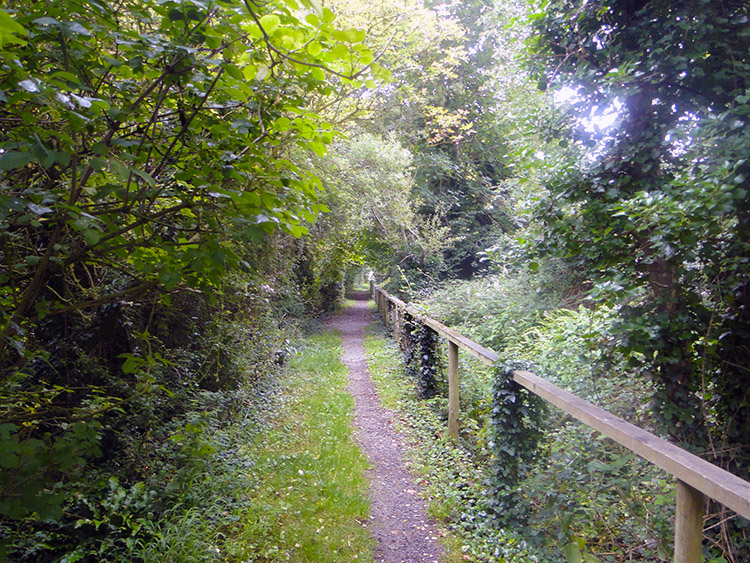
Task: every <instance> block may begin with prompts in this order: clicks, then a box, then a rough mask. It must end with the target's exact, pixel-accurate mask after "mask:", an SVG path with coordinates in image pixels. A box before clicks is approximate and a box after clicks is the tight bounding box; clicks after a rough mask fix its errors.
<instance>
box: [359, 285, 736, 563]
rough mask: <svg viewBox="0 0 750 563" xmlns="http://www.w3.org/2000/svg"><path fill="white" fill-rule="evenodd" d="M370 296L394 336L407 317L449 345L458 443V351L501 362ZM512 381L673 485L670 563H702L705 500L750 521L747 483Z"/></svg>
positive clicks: (520, 378)
mask: <svg viewBox="0 0 750 563" xmlns="http://www.w3.org/2000/svg"><path fill="white" fill-rule="evenodd" d="M371 292H372V296H373V299H374V300H375V302H376V303H377V305H378V310H379V311H380V314H381V317H382V318H383V320H384V322H386V323H387V322H388V321H387V319H388V313H389V311H390V310H391V309H392V317H393V318H392V320H391V322H392V324H393V326H394V330H395V331H400V330H401V328H400V327H401V326H402V322H403V320H402V315H403V314H404V313H408V314H409V315H411V316H412V317H413V318H414V319H415V320H417V321H418V322H420V323H423V324H425V325H427V326H429V327H430V328H432V329H433V330H434V331H436V332H437V333H438V334H441V335H442V336H443V337H445V338H446V339H448V342H449V347H448V432H449V434H450V435H451V436H452V437H453V438H454V439H456V438H458V421H459V390H458V389H459V387H458V384H459V377H458V349H459V348H461V349H463V350H465V351H466V352H468V353H469V354H471V355H472V356H474V357H476V358H478V359H479V360H481V361H482V362H484V363H485V364H487V365H494V364H495V363H496V362H497V361H498V360H499V359H500V356H498V355H497V354H496V353H495V352H493V351H492V350H489V349H487V348H485V347H484V346H481V345H480V344H477V343H476V342H474V341H472V340H470V339H468V338H466V337H465V336H463V335H461V334H459V333H458V332H456V331H455V330H453V329H452V328H449V327H447V326H445V325H443V324H442V323H440V322H438V321H436V320H435V319H431V318H430V317H428V316H426V315H424V314H423V313H421V312H420V311H418V310H416V309H415V308H414V307H412V306H410V305H407V304H406V303H404V302H403V301H401V300H400V299H398V298H396V297H394V296H392V295H390V294H388V293H387V292H386V291H385V290H383V289H382V288H380V287H378V286H376V285H375V284H372V285H371ZM397 334H398V332H397ZM513 379H514V381H516V382H517V383H518V384H519V385H522V386H523V387H525V388H526V389H528V390H529V391H531V392H532V393H534V394H535V395H538V396H539V397H542V398H543V399H544V400H546V401H548V402H550V403H552V404H553V405H555V406H557V407H559V408H561V409H562V410H564V411H565V412H567V413H568V414H570V415H571V416H573V417H575V418H577V419H578V420H580V421H581V422H583V423H584V424H586V425H587V426H589V427H591V428H593V429H595V430H597V431H599V432H601V433H602V434H604V435H605V436H607V437H609V438H611V439H612V440H614V441H615V442H617V443H618V444H621V445H623V446H625V447H626V448H627V449H629V450H630V451H632V452H634V453H636V454H638V455H639V456H641V457H643V458H644V459H646V460H648V461H650V462H651V463H653V464H655V465H657V466H659V467H661V468H662V469H664V470H665V471H666V472H667V473H670V474H671V475H673V476H674V477H675V478H676V479H677V507H676V508H677V510H676V522H675V556H674V561H675V563H700V562H701V561H702V553H701V540H702V537H703V507H704V504H705V497H704V495H706V496H708V497H710V498H712V499H714V500H716V501H718V502H720V503H721V504H723V505H725V506H726V507H728V508H730V509H732V510H734V511H735V512H736V513H737V514H740V515H741V516H744V517H745V518H750V482H748V481H745V480H744V479H740V478H739V477H737V476H736V475H733V474H732V473H729V472H728V471H725V470H724V469H721V468H720V467H717V466H716V465H714V464H712V463H709V462H708V461H706V460H705V459H702V458H700V457H698V456H696V455H694V454H692V453H690V452H688V451H686V450H684V449H682V448H680V447H679V446H676V445H675V444H672V443H670V442H668V441H666V440H664V439H662V438H659V437H658V436H655V435H654V434H651V433H650V432H647V431H645V430H643V429H642V428H639V427H637V426H635V425H633V424H630V423H629V422H627V421H625V420H623V419H621V418H619V417H617V416H615V415H613V414H611V413H609V412H607V411H605V410H604V409H601V408H599V407H597V406H596V405H593V404H591V403H589V402H587V401H584V400H583V399H581V398H579V397H577V396H576V395H573V394H572V393H570V392H568V391H565V390H564V389H561V388H560V387H557V386H556V385H553V384H552V383H550V382H549V381H547V380H545V379H542V378H541V377H539V376H538V375H536V374H533V373H531V372H528V371H514V372H513Z"/></svg>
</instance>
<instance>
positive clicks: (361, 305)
mask: <svg viewBox="0 0 750 563" xmlns="http://www.w3.org/2000/svg"><path fill="white" fill-rule="evenodd" d="M353 297H354V299H356V301H355V305H354V306H353V307H349V308H347V309H346V310H344V311H343V312H342V313H341V314H339V315H338V316H336V317H335V318H334V319H333V320H332V321H331V323H330V326H331V327H332V328H335V329H337V330H340V331H341V333H342V337H343V341H344V355H343V358H342V360H343V362H344V363H345V364H346V366H347V367H348V368H349V392H350V393H351V394H352V395H353V396H354V398H355V400H356V407H355V411H354V426H355V436H356V438H357V440H358V441H359V443H360V445H361V447H362V449H363V450H364V451H365V453H366V454H367V456H368V458H369V459H370V463H371V465H372V469H370V471H369V478H370V481H371V485H370V498H371V500H372V508H371V514H370V530H371V533H372V535H373V537H374V538H375V540H376V541H377V542H378V548H377V550H376V552H375V561H377V562H378V563H412V562H413V563H436V562H438V561H439V559H440V556H441V553H442V549H441V546H440V544H439V542H438V541H437V537H438V529H437V527H436V526H435V524H434V522H432V521H431V520H430V519H429V518H428V516H427V512H426V503H425V501H424V500H423V499H422V498H421V497H420V496H419V489H418V486H417V485H416V484H415V481H414V478H413V477H412V476H411V474H410V473H409V472H408V471H407V469H406V465H405V463H404V452H405V448H404V445H403V441H402V439H401V437H400V436H399V435H398V433H397V432H396V431H395V430H394V429H393V426H392V418H393V413H391V412H390V411H387V410H385V409H384V408H382V407H381V406H380V400H379V399H378V395H377V392H376V390H375V386H374V385H373V382H372V380H371V379H370V375H369V373H368V371H367V362H366V360H365V349H364V346H363V344H362V339H363V337H364V329H365V326H367V325H368V324H369V322H370V318H371V314H370V312H369V310H368V309H367V300H368V298H369V296H368V294H367V292H362V293H358V294H355V295H354V296H353Z"/></svg>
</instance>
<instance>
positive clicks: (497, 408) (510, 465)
mask: <svg viewBox="0 0 750 563" xmlns="http://www.w3.org/2000/svg"><path fill="white" fill-rule="evenodd" d="M516 369H529V366H520V365H509V364H502V363H500V362H498V363H497V364H496V365H495V382H494V384H493V386H492V411H491V414H490V419H491V427H492V439H491V441H490V450H491V451H492V454H493V457H494V460H493V464H492V469H491V471H492V476H491V486H492V499H491V500H490V510H491V511H492V513H494V516H495V518H496V519H497V520H499V521H500V522H502V523H504V524H513V523H515V524H517V523H519V522H523V521H524V520H525V519H526V512H527V510H526V509H525V508H524V502H523V497H522V496H521V495H520V494H519V490H518V487H519V485H520V483H521V481H522V480H523V478H524V477H525V476H526V473H527V472H528V470H529V468H530V466H531V464H532V463H533V462H534V460H535V458H536V453H537V444H538V443H539V439H540V438H541V436H542V418H543V415H544V413H545V410H546V405H545V403H544V400H543V399H542V398H541V397H537V396H536V395H534V394H533V393H531V392H529V391H528V390H527V389H525V388H523V387H521V386H520V385H519V384H518V383H516V382H515V381H514V380H513V371H514V370H516Z"/></svg>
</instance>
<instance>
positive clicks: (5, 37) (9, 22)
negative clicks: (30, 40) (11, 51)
mask: <svg viewBox="0 0 750 563" xmlns="http://www.w3.org/2000/svg"><path fill="white" fill-rule="evenodd" d="M27 34H28V31H26V28H25V27H23V26H22V25H21V24H20V23H18V22H17V21H16V20H14V19H13V18H12V17H11V16H10V14H9V13H8V12H6V11H5V10H0V47H4V46H5V45H12V44H16V45H21V46H23V45H26V40H25V39H21V38H20V37H18V36H19V35H24V36H25V35H27Z"/></svg>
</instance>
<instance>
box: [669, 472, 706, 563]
mask: <svg viewBox="0 0 750 563" xmlns="http://www.w3.org/2000/svg"><path fill="white" fill-rule="evenodd" d="M704 503H705V496H704V495H703V493H701V492H700V491H698V490H696V489H694V488H693V487H691V486H690V485H688V484H687V483H684V482H683V481H680V480H679V479H678V480H677V510H676V514H675V531H674V563H702V561H703V550H702V547H701V545H702V543H703V506H704Z"/></svg>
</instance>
